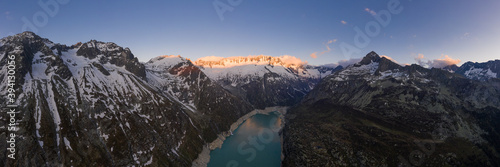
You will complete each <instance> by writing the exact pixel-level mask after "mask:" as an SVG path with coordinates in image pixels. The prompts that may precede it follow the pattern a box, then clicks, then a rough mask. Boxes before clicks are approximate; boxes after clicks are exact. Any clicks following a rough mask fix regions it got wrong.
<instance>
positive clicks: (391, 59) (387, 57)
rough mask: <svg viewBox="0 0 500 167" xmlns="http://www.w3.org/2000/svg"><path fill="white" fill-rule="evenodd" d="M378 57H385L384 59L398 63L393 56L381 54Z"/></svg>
mask: <svg viewBox="0 0 500 167" xmlns="http://www.w3.org/2000/svg"><path fill="white" fill-rule="evenodd" d="M380 57H385V58H386V59H389V60H390V61H392V62H394V63H398V62H397V61H396V60H394V59H393V58H391V57H389V56H386V55H382V56H380Z"/></svg>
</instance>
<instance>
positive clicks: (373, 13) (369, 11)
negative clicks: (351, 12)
mask: <svg viewBox="0 0 500 167" xmlns="http://www.w3.org/2000/svg"><path fill="white" fill-rule="evenodd" d="M365 11H366V12H368V13H370V14H371V15H374V16H375V15H377V12H375V11H373V10H371V9H370V8H365Z"/></svg>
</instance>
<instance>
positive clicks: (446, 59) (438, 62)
mask: <svg viewBox="0 0 500 167" xmlns="http://www.w3.org/2000/svg"><path fill="white" fill-rule="evenodd" d="M424 59H425V56H424V55H423V54H418V56H417V57H415V61H417V63H418V64H419V65H421V66H423V67H428V68H431V67H432V68H443V67H446V66H449V65H453V64H458V63H460V62H461V60H460V59H453V58H451V57H450V56H448V55H444V54H441V58H440V59H434V60H427V61H425V60H424Z"/></svg>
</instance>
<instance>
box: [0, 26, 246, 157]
mask: <svg viewBox="0 0 500 167" xmlns="http://www.w3.org/2000/svg"><path fill="white" fill-rule="evenodd" d="M10 55H14V56H15V57H16V58H15V62H16V71H17V73H16V75H15V76H16V97H17V98H16V104H18V105H19V107H18V108H17V109H18V110H19V111H20V112H19V113H18V114H16V119H17V120H18V126H17V127H18V128H19V130H18V131H17V132H15V134H16V135H17V138H16V139H17V141H16V146H17V147H16V149H17V150H16V152H17V154H16V159H15V160H11V159H7V156H6V154H7V151H6V147H7V145H6V143H5V142H2V144H0V149H2V150H4V151H2V152H1V153H0V157H1V158H0V163H2V164H4V165H13V166H43V165H47V166H61V165H63V166H132V165H136V166H144V165H148V164H151V165H155V166H190V165H191V163H192V161H193V160H194V159H196V157H197V156H198V154H199V153H200V152H201V150H202V146H203V145H204V144H206V143H209V142H211V141H213V140H214V139H215V138H216V135H217V134H219V133H221V132H223V131H226V130H228V129H229V125H231V123H233V122H234V121H236V120H237V119H238V118H239V117H240V116H241V115H243V114H245V113H246V112H249V111H250V110H252V108H251V107H250V105H248V104H247V103H246V102H244V101H242V100H239V99H238V98H236V97H234V96H231V95H230V94H229V93H228V92H227V91H226V90H224V89H222V88H221V87H220V86H218V85H215V84H213V83H212V81H210V79H208V78H207V77H206V76H205V75H204V74H203V73H202V72H201V71H200V70H199V69H198V68H197V67H195V66H194V65H192V64H187V65H186V64H181V65H175V66H173V67H169V68H153V67H151V69H146V67H147V66H148V67H149V64H148V65H144V64H142V63H140V62H138V60H137V58H135V56H134V55H133V54H132V52H131V51H130V50H129V49H128V48H122V47H120V46H118V45H116V44H114V43H105V42H99V41H95V40H92V41H89V42H86V43H79V44H76V45H73V46H66V45H61V44H56V43H53V42H51V41H49V40H48V39H43V38H41V37H39V36H37V35H36V34H34V33H31V32H25V33H22V34H18V35H15V36H11V37H7V38H3V39H1V40H0V68H1V70H0V81H1V83H0V84H1V85H0V94H1V96H0V101H2V103H1V104H0V108H3V107H5V106H6V104H7V103H4V102H6V101H7V99H6V98H7V96H6V94H7V90H8V89H7V88H6V86H7V85H8V84H7V82H8V80H7V78H6V76H7V75H6V73H7V67H8V66H7V61H8V56H10ZM158 66H161V65H158ZM167 71H168V72H169V74H168V75H169V76H168V77H163V76H162V75H163V74H159V73H161V72H167ZM153 77H154V78H153ZM168 80H176V81H179V82H178V83H174V82H172V83H171V84H170V82H169V81H168ZM183 85H184V86H187V87H183ZM165 90H173V91H165ZM184 94H186V97H183V96H182V95H184ZM179 95H181V96H179ZM203 95H207V96H210V97H203ZM200 97H202V98H200ZM186 101H190V102H193V104H194V105H189V103H184V102H186ZM0 117H1V118H0V120H1V121H0V126H2V127H6V124H7V122H6V120H9V119H8V115H7V114H1V115H0ZM0 133H1V135H0V140H3V141H6V140H7V139H6V136H7V134H8V133H10V132H8V131H7V129H5V128H2V129H0Z"/></svg>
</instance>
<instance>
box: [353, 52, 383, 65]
mask: <svg viewBox="0 0 500 167" xmlns="http://www.w3.org/2000/svg"><path fill="white" fill-rule="evenodd" d="M380 59H381V58H380V56H379V55H378V54H377V53H376V52H375V51H371V52H370V53H368V54H366V56H365V57H363V59H361V61H360V62H359V63H357V64H358V65H367V64H370V63H372V62H379V61H380Z"/></svg>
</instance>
